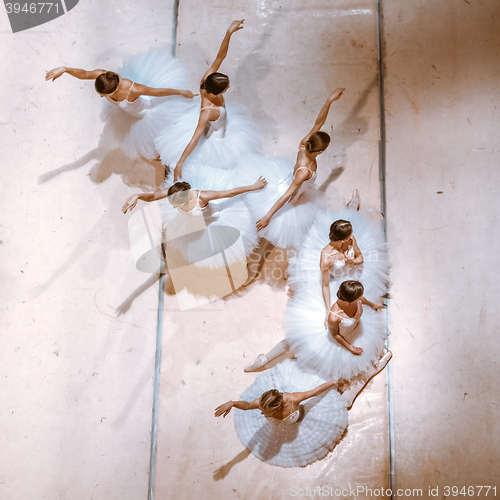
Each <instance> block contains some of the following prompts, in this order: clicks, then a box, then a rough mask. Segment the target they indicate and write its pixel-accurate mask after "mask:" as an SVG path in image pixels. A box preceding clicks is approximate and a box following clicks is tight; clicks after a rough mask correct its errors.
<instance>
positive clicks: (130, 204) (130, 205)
mask: <svg viewBox="0 0 500 500" xmlns="http://www.w3.org/2000/svg"><path fill="white" fill-rule="evenodd" d="M138 201H139V195H137V194H134V195H132V196H131V197H130V198H129V199H128V200H127V201H126V202H125V203H124V205H123V207H122V212H123V213H124V214H126V213H127V212H128V211H130V210H133V209H134V208H135V206H136V205H137V202H138Z"/></svg>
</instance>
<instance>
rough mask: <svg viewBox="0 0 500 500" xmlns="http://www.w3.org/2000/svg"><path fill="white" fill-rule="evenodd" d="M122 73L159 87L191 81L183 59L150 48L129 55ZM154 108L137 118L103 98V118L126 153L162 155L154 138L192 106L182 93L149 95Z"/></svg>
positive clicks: (184, 87) (184, 86)
mask: <svg viewBox="0 0 500 500" xmlns="http://www.w3.org/2000/svg"><path fill="white" fill-rule="evenodd" d="M118 74H119V75H120V76H122V77H124V78H128V79H130V80H132V81H133V82H136V83H141V84H143V85H147V86H149V87H155V88H173V89H181V90H187V89H189V82H188V79H187V77H186V74H185V71H184V68H183V67H182V65H181V63H180V62H179V61H178V60H177V59H174V58H172V57H171V56H170V55H169V54H167V53H166V52H161V51H150V52H147V53H144V54H138V55H136V56H134V57H133V58H131V59H129V60H128V61H127V62H126V63H125V64H124V66H123V67H122V68H121V69H120V70H118ZM139 99H144V100H149V104H150V106H151V107H150V109H149V110H148V111H147V113H146V114H145V116H144V117H143V118H136V117H134V116H132V115H130V114H128V113H127V112H126V111H124V110H123V109H121V108H119V107H118V106H116V105H114V104H112V103H110V102H109V101H107V100H106V99H103V109H102V112H101V118H102V120H103V121H104V122H105V127H107V128H108V130H107V132H108V133H111V136H112V137H113V138H114V140H115V141H117V142H118V145H119V146H120V147H121V148H122V150H123V151H124V153H125V154H126V155H127V156H128V157H129V158H132V159H135V158H138V157H142V158H146V159H150V160H151V159H155V158H156V157H157V156H158V152H157V151H156V148H155V144H154V141H155V139H156V137H157V136H158V134H159V133H160V132H161V131H162V130H163V129H165V128H166V127H167V126H168V125H169V124H171V123H173V122H175V121H176V120H177V119H179V117H180V116H181V115H182V114H183V113H184V112H185V111H186V109H188V108H189V107H190V106H192V103H190V99H186V98H184V97H181V96H168V97H148V96H141V97H139Z"/></svg>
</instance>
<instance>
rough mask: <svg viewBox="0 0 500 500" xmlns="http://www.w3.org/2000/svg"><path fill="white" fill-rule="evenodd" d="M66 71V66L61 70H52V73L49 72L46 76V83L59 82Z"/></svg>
mask: <svg viewBox="0 0 500 500" xmlns="http://www.w3.org/2000/svg"><path fill="white" fill-rule="evenodd" d="M65 71H66V68H65V67H64V66H61V67H60V68H54V69H51V70H50V71H47V73H46V74H45V81H47V80H52V81H54V80H57V79H58V78H59V77H60V76H62V75H64V73H65Z"/></svg>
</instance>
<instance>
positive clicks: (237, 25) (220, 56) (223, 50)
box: [201, 19, 244, 83]
mask: <svg viewBox="0 0 500 500" xmlns="http://www.w3.org/2000/svg"><path fill="white" fill-rule="evenodd" d="M243 21H244V19H242V20H241V21H233V22H232V23H231V26H229V28H228V29H227V31H226V34H225V36H224V39H223V40H222V43H221V46H220V49H219V52H218V53H217V57H216V58H215V60H214V62H213V63H212V65H211V66H210V68H208V70H207V71H206V72H205V74H204V75H203V78H202V79H201V83H203V82H204V81H205V79H206V78H207V76H208V75H211V74H212V73H215V72H216V71H217V70H218V69H219V68H220V66H221V64H222V62H223V61H224V59H225V58H226V56H227V51H228V49H229V42H230V40H231V35H232V34H233V33H234V32H236V31H239V30H242V29H243V26H242V25H243Z"/></svg>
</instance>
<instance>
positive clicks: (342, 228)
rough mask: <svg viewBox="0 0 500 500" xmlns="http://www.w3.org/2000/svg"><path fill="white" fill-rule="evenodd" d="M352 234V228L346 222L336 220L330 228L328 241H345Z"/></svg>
mask: <svg viewBox="0 0 500 500" xmlns="http://www.w3.org/2000/svg"><path fill="white" fill-rule="evenodd" d="M351 234H352V226H351V223H350V222H349V221H348V220H342V219H339V220H336V221H335V222H334V223H333V224H332V225H331V226H330V235H329V237H330V241H341V240H345V239H346V238H347V237H349V236H351Z"/></svg>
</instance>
